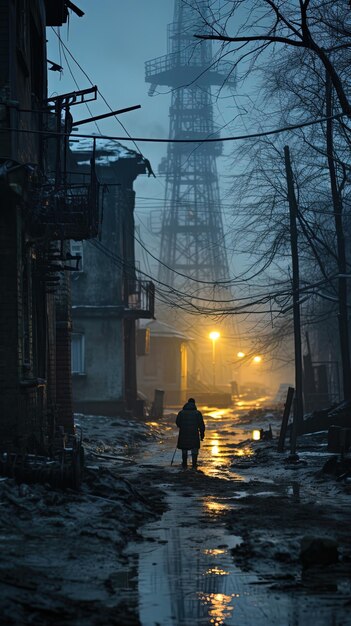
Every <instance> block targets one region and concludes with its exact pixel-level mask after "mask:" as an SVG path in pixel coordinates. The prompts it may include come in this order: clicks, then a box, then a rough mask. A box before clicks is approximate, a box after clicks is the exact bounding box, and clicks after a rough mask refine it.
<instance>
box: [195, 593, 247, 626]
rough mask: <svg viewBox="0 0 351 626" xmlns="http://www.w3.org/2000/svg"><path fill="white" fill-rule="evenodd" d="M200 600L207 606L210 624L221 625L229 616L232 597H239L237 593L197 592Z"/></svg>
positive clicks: (231, 607)
mask: <svg viewBox="0 0 351 626" xmlns="http://www.w3.org/2000/svg"><path fill="white" fill-rule="evenodd" d="M198 595H199V599H200V601H201V602H202V603H203V604H204V605H205V606H206V607H207V610H208V615H209V617H210V624H215V626H222V624H225V621H226V620H227V619H228V617H230V615H231V613H232V611H233V608H234V607H233V606H231V602H232V598H236V597H239V594H235V593H232V594H231V595H227V594H225V593H199V594H198Z"/></svg>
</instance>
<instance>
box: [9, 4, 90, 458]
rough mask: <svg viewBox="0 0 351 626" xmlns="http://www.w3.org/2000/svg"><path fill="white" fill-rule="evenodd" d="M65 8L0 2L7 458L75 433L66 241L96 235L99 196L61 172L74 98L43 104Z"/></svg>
mask: <svg viewBox="0 0 351 626" xmlns="http://www.w3.org/2000/svg"><path fill="white" fill-rule="evenodd" d="M70 4H71V3H69V2H64V1H59V0H55V1H53V0H52V1H50V0H47V1H45V2H44V1H43V0H31V1H29V0H0V42H1V48H0V130H1V135H0V202H1V212H0V353H1V358H0V441H1V450H2V451H7V452H10V453H11V451H14V452H15V453H17V452H21V453H23V454H26V453H31V454H35V453H39V454H50V451H52V446H53V443H54V441H55V439H56V434H57V432H60V433H61V434H62V433H64V432H65V433H66V434H69V433H71V434H73V430H74V428H73V411H72V394H71V378H70V370H71V350H70V338H71V303H70V280H69V279H68V275H69V272H70V270H72V269H73V268H74V267H75V266H76V263H77V260H78V258H72V255H71V253H70V249H69V240H70V239H71V238H72V237H75V238H76V239H83V238H85V237H91V236H96V235H97V234H98V226H99V217H98V214H99V202H98V195H99V190H98V186H97V182H96V178H95V176H94V169H93V167H91V168H90V173H91V176H90V179H89V180H88V182H87V184H85V185H84V186H82V187H81V188H80V189H77V186H76V185H74V186H72V184H71V183H70V181H69V180H68V178H67V176H66V173H65V172H64V167H63V163H64V162H65V156H66V154H67V140H66V139H64V137H63V133H62V134H61V129H62V111H63V110H66V111H67V113H66V115H68V113H69V111H68V108H69V107H68V102H72V104H74V103H75V101H74V99H75V98H76V95H74V96H73V97H72V95H71V94H64V95H62V96H57V97H56V98H54V99H48V98H47V59H46V32H45V28H46V27H47V26H61V25H62V24H63V23H64V22H65V21H66V20H67V17H68V8H67V7H69V6H70ZM76 100H77V98H76ZM81 101H84V95H83V96H82V98H80V102H81ZM77 103H78V102H77ZM53 125H55V128H56V131H57V132H56V134H55V135H54V136H53V134H52V132H51V131H52V127H53ZM8 458H9V457H8Z"/></svg>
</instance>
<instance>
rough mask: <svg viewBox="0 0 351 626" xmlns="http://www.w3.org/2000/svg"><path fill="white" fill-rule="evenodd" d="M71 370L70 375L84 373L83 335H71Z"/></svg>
mask: <svg viewBox="0 0 351 626" xmlns="http://www.w3.org/2000/svg"><path fill="white" fill-rule="evenodd" d="M71 370H72V374H84V373H85V337H84V335H83V333H72V343H71Z"/></svg>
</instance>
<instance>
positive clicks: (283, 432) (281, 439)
mask: <svg viewBox="0 0 351 626" xmlns="http://www.w3.org/2000/svg"><path fill="white" fill-rule="evenodd" d="M294 393H295V389H294V387H289V389H288V393H287V394H286V402H285V405H284V412H283V419H282V425H281V428H280V434H279V441H278V452H283V451H284V442H285V436H286V431H287V428H288V421H289V415H290V411H291V405H292V401H293V397H294Z"/></svg>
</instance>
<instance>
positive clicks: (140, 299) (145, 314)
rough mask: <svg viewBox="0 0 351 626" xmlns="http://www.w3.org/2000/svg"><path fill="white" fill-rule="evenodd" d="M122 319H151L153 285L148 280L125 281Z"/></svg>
mask: <svg viewBox="0 0 351 626" xmlns="http://www.w3.org/2000/svg"><path fill="white" fill-rule="evenodd" d="M125 291H126V295H127V297H126V308H125V315H124V317H127V318H134V319H140V318H146V319H152V318H153V317H154V313H155V285H154V283H153V282H151V281H149V280H138V279H135V280H133V279H127V280H126V283H125Z"/></svg>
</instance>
